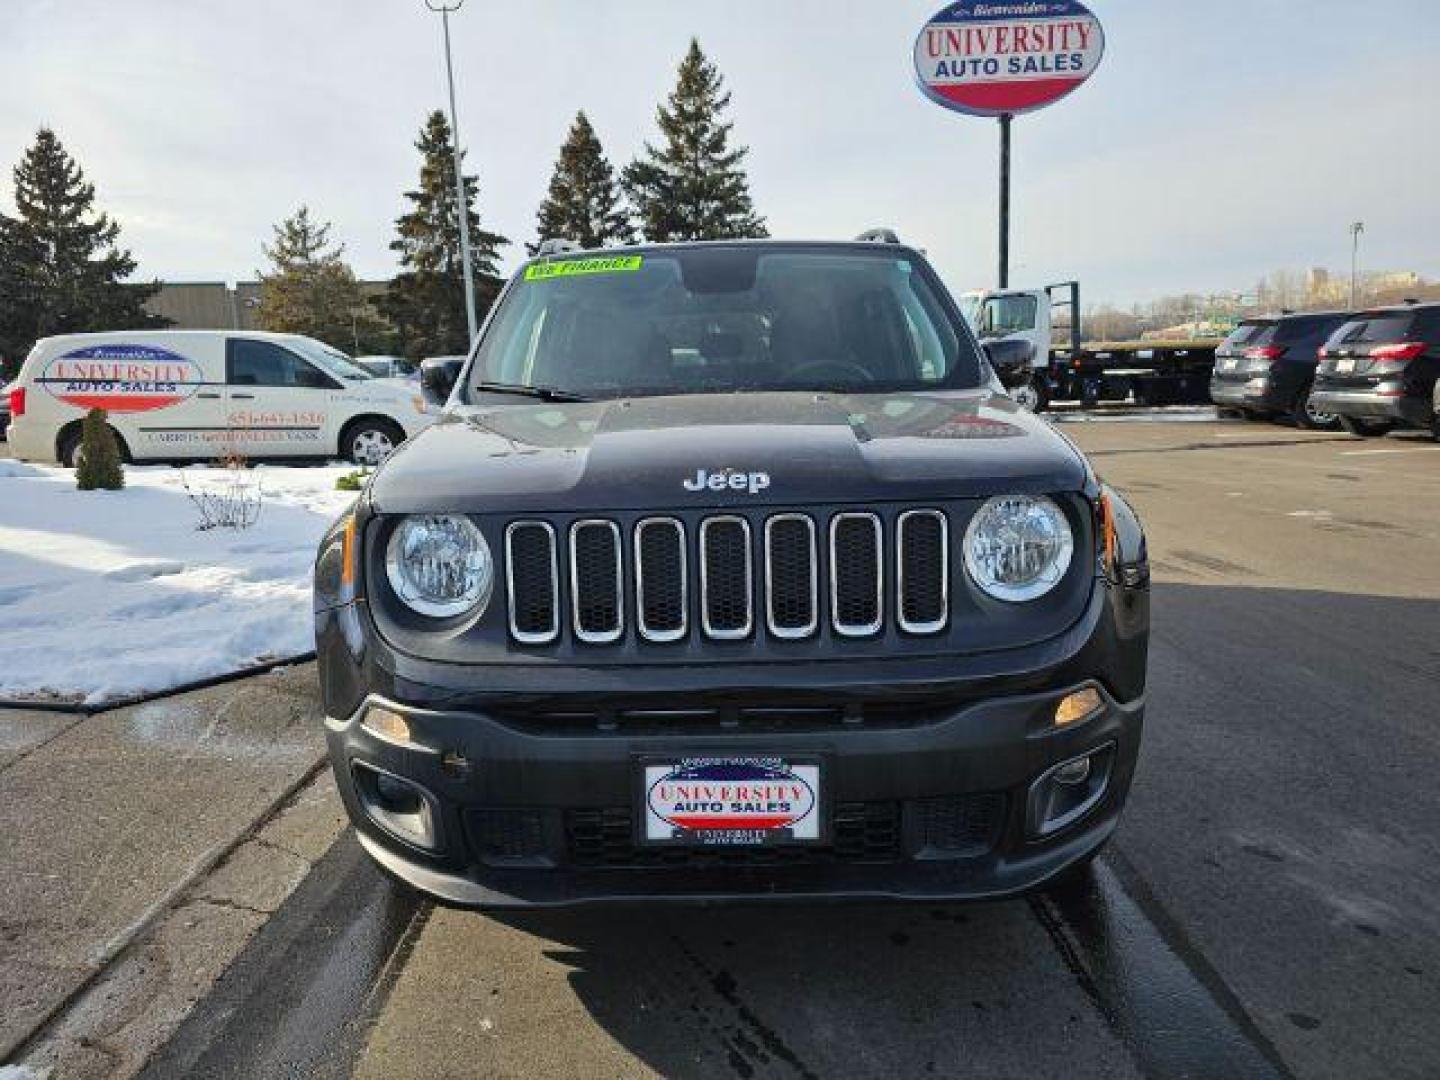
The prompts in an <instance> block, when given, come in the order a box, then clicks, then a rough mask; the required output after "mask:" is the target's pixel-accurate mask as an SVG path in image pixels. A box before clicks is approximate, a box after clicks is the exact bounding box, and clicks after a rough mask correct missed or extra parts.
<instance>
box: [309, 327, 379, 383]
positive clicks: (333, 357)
mask: <svg viewBox="0 0 1440 1080" xmlns="http://www.w3.org/2000/svg"><path fill="white" fill-rule="evenodd" d="M294 345H295V347H296V348H297V349H299V350H300V351H301V352H302V353H304V354H305V356H306V358H307V359H310V360H313V361H314V362H315V363H317V364H319V365H320V366H321V367H323V368H324V369H325V370H326V371H328V372H330V374H331V375H337V376H339V377H340V378H342V379H349V380H350V381H351V382H355V381H360V380H364V379H372V378H374V376H373V375H371V374H370V372H368V371H366V370H365V369H364V368H362V367H360V366H359V365H358V364H356V363H355V361H353V360H351V359H350V357H348V356H346V355H345V354H344V353H343V352H341V351H340V350H339V349H332V348H331V347H330V346H329V345H326V344H325V343H324V342H322V341H316V340H315V339H314V338H297V339H295V342H294Z"/></svg>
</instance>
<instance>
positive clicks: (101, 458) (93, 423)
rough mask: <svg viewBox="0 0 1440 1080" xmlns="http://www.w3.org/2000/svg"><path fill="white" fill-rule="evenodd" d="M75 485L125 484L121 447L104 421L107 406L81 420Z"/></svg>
mask: <svg viewBox="0 0 1440 1080" xmlns="http://www.w3.org/2000/svg"><path fill="white" fill-rule="evenodd" d="M75 486H76V487H77V488H79V489H80V490H81V491H94V490H95V489H96V488H102V489H104V490H105V491H119V490H120V489H121V488H123V487H124V486H125V470H124V469H122V468H121V467H120V447H119V446H117V445H116V443H115V433H114V432H113V431H111V430H110V425H109V424H108V423H106V421H105V410H104V409H91V410H90V411H89V412H87V413H86V414H85V419H84V420H83V421H81V424H80V453H79V455H78V458H77V460H76V462H75Z"/></svg>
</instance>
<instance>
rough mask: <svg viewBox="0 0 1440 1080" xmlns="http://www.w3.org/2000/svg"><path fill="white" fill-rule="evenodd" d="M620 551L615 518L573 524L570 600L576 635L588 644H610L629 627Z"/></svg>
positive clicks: (618, 529) (571, 533)
mask: <svg viewBox="0 0 1440 1080" xmlns="http://www.w3.org/2000/svg"><path fill="white" fill-rule="evenodd" d="M620 551H621V544H620V526H618V525H616V524H615V523H614V522H613V521H594V520H591V521H577V522H576V523H575V524H574V525H571V526H570V600H571V604H572V612H573V615H574V619H575V636H576V637H578V638H579V639H580V640H581V641H583V642H585V643H586V644H589V645H607V644H609V643H610V642H612V641H618V640H619V639H620V635H621V634H622V633H623V632H624V630H625V576H624V569H623V568H622V567H621V565H620Z"/></svg>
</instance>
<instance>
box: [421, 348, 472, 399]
mask: <svg viewBox="0 0 1440 1080" xmlns="http://www.w3.org/2000/svg"><path fill="white" fill-rule="evenodd" d="M464 366H465V360H464V358H463V357H453V356H436V357H432V358H431V359H429V360H425V361H422V362H421V364H420V389H421V391H422V392H423V393H424V395H425V399H426V400H427V401H429V402H430V403H431V404H432V405H444V404H445V402H447V401H448V400H450V391H451V390H454V389H455V381H456V380H457V379H459V378H460V369H461V368H462V367H464Z"/></svg>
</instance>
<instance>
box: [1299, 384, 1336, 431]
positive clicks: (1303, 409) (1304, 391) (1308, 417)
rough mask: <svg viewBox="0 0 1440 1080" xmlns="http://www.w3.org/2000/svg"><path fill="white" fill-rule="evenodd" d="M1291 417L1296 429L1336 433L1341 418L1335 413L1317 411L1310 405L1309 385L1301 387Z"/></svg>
mask: <svg viewBox="0 0 1440 1080" xmlns="http://www.w3.org/2000/svg"><path fill="white" fill-rule="evenodd" d="M1290 416H1291V418H1292V419H1293V420H1294V421H1295V426H1296V427H1299V428H1305V429H1306V430H1308V431H1334V430H1335V429H1336V428H1338V427H1339V426H1340V417H1338V416H1336V415H1335V414H1334V413H1328V412H1324V411H1323V410H1321V409H1317V408H1315V406H1314V405H1312V404H1311V403H1310V387H1309V385H1308V384H1307V385H1306V386H1303V387H1301V388H1300V393H1299V394H1297V395H1296V396H1295V404H1294V405H1293V406H1292V407H1291V409H1290Z"/></svg>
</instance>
